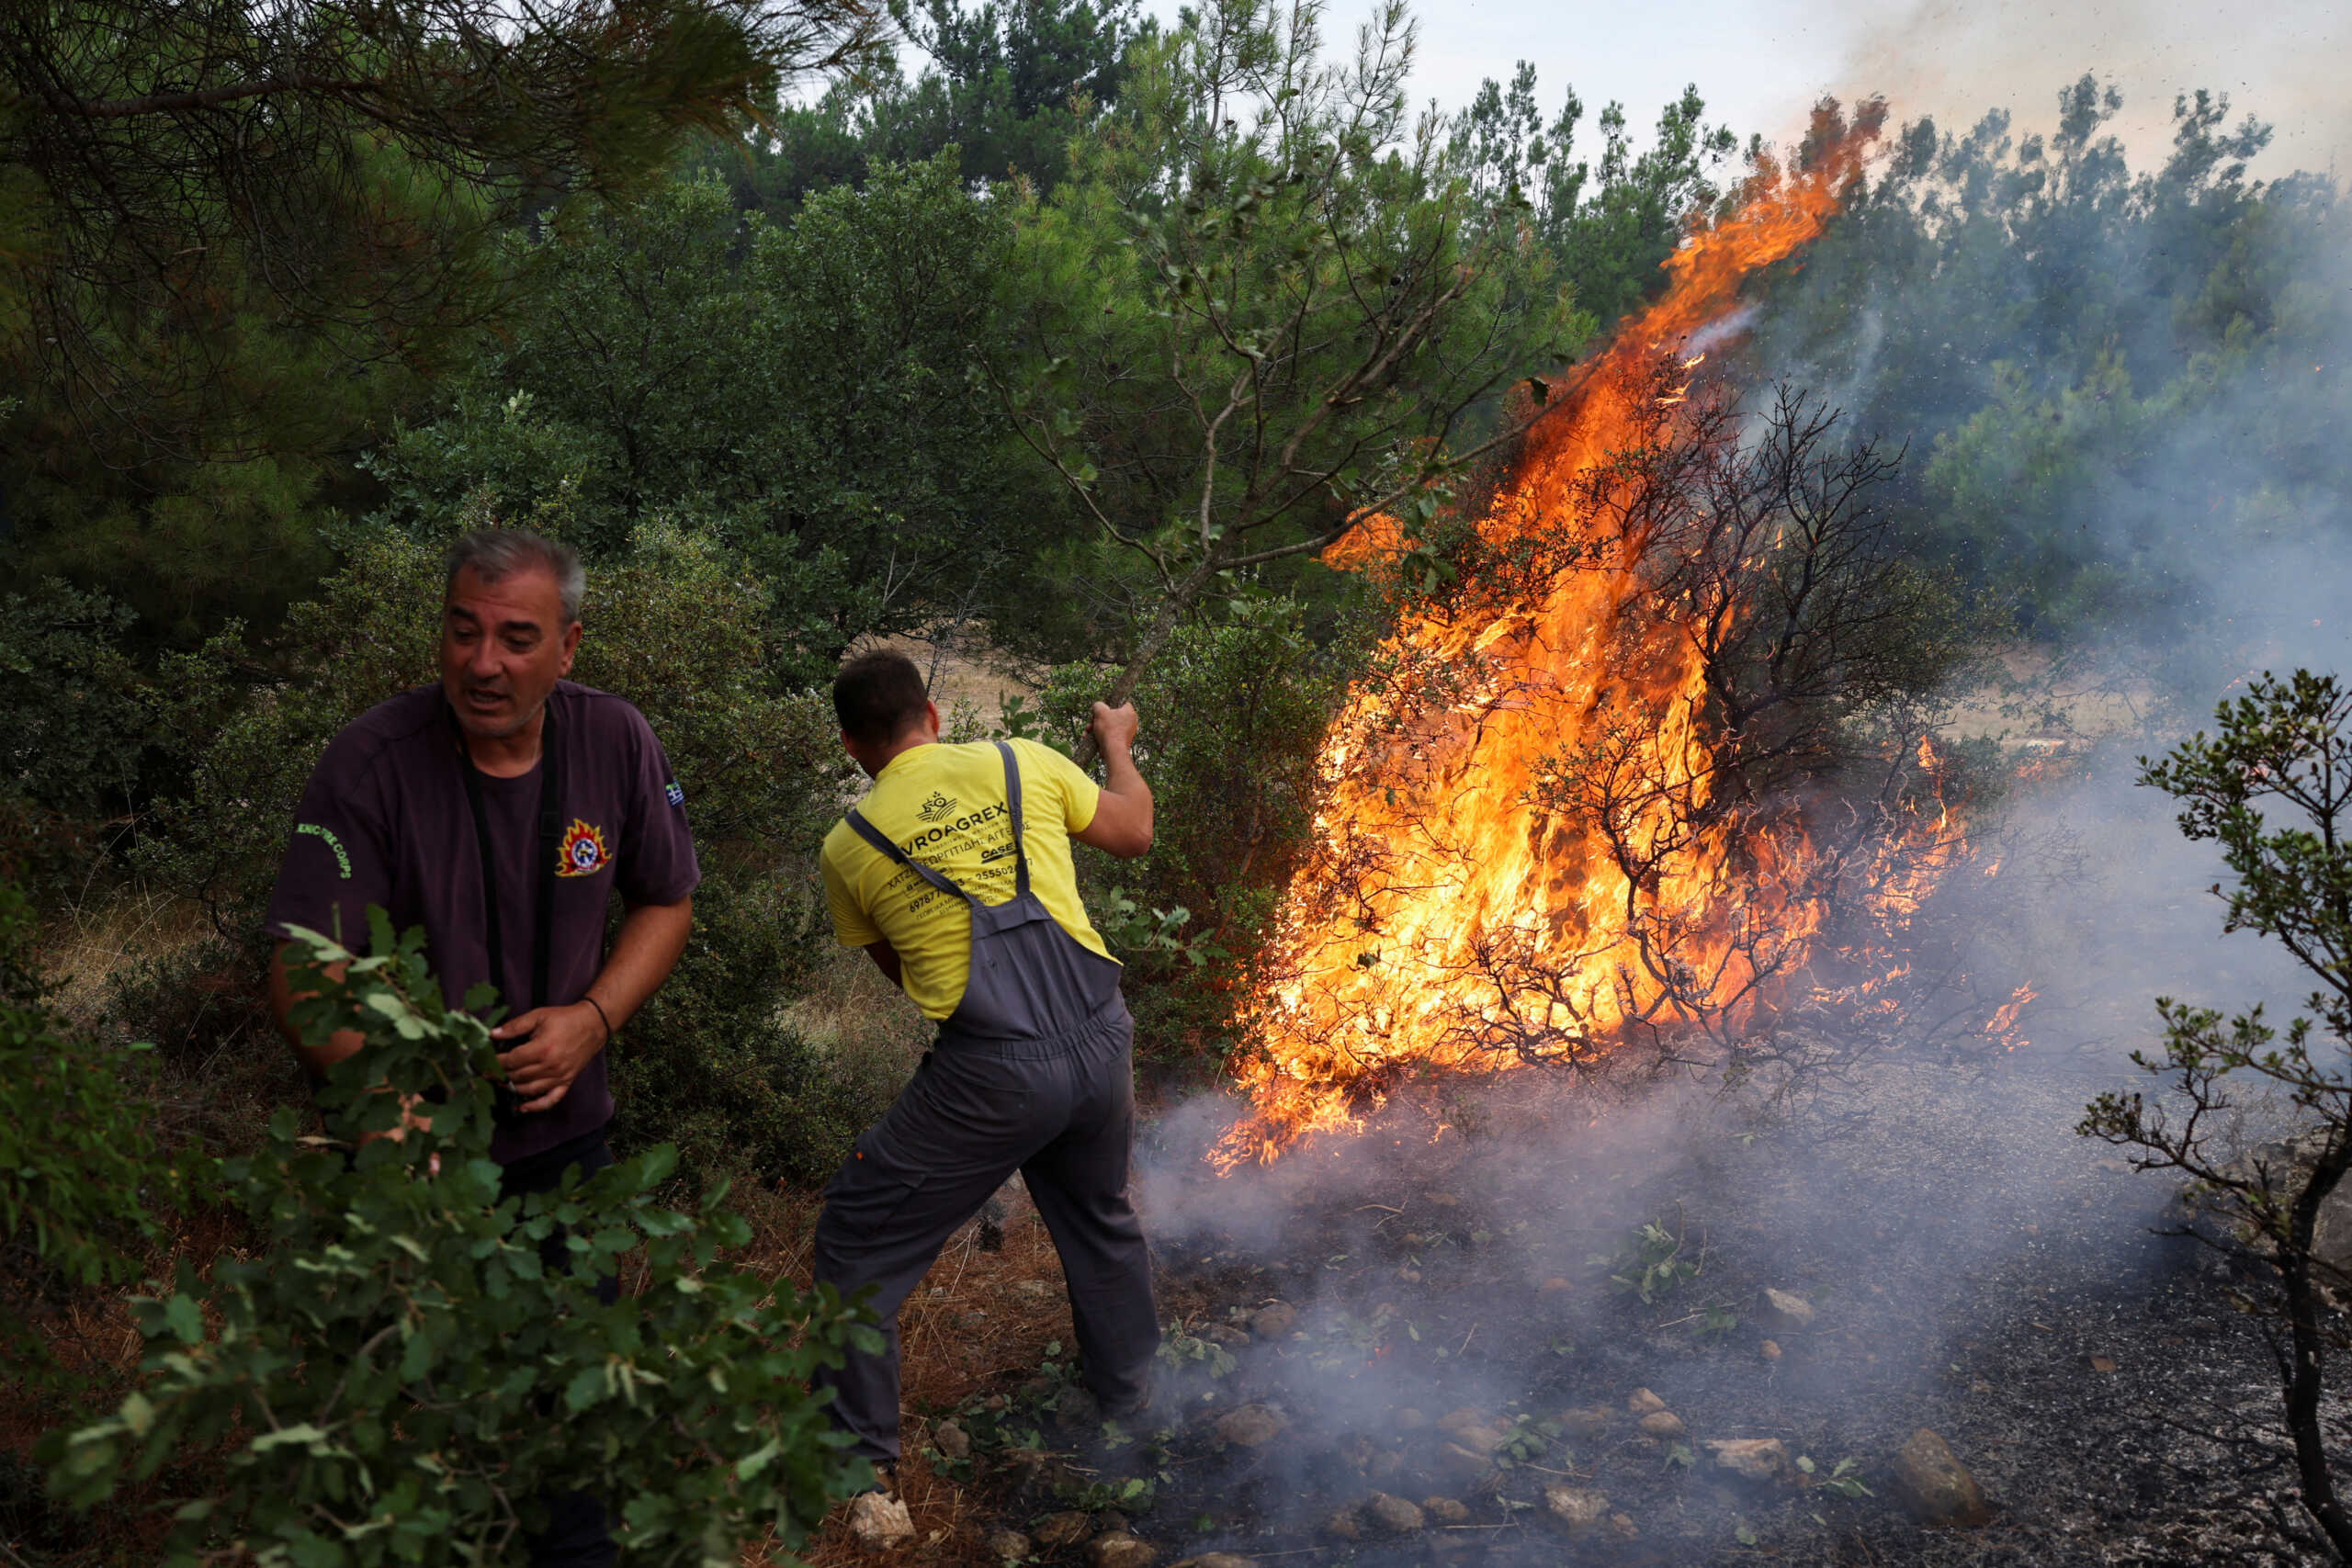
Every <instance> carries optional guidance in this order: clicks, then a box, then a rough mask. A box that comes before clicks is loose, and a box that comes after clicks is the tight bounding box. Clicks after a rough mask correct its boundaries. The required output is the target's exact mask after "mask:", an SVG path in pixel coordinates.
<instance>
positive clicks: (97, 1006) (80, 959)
mask: <svg viewBox="0 0 2352 1568" xmlns="http://www.w3.org/2000/svg"><path fill="white" fill-rule="evenodd" d="M211 934H212V928H211V926H210V924H209V922H208V921H207V920H206V919H205V915H204V910H203V907H202V906H201V905H199V904H198V903H197V902H196V901H195V900H194V899H192V898H179V897H171V896H170V895H167V894H164V893H158V892H153V891H148V890H144V889H141V888H137V887H124V888H114V889H108V890H107V891H105V892H103V893H93V894H92V895H91V896H90V897H85V898H82V899H78V900H76V901H75V902H74V904H73V905H72V906H70V907H69V908H66V909H65V910H64V911H63V912H62V917H61V918H59V919H56V921H55V923H54V924H53V925H52V927H51V930H50V931H49V932H48V940H47V942H44V943H43V951H42V953H41V955H40V957H41V964H42V967H43V968H44V969H46V970H47V971H48V973H49V974H51V976H55V977H56V978H57V979H58V980H59V981H60V982H61V987H60V989H59V991H58V993H57V998H56V1005H57V1007H58V1009H59V1010H60V1011H62V1012H63V1013H64V1014H65V1015H66V1016H67V1017H69V1018H72V1019H74V1021H77V1022H87V1021H91V1020H93V1019H95V1018H96V1017H97V1016H98V1014H99V1013H100V1012H101V1011H103V1010H104V1008H105V1004H106V994H107V979H108V977H110V976H113V975H114V974H115V973H116V972H117V971H119V970H123V969H127V968H129V967H130V965H132V964H137V963H141V962H142V961H144V960H148V959H156V958H168V957H170V956H172V955H173V954H175V953H180V952H183V951H185V950H186V949H187V948H188V947H191V946H193V945H194V944H196V943H197V942H201V941H203V940H204V939H205V938H206V937H208V936H209V935H211Z"/></svg>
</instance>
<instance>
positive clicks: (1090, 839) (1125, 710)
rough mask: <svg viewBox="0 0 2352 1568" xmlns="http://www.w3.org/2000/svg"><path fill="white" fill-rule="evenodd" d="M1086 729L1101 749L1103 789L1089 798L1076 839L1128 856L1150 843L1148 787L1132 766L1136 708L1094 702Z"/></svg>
mask: <svg viewBox="0 0 2352 1568" xmlns="http://www.w3.org/2000/svg"><path fill="white" fill-rule="evenodd" d="M1087 728H1090V729H1091V730H1092V731H1093V733H1094V743H1095V744H1096V745H1097V746H1099V747H1101V748H1102V750H1103V793H1102V795H1101V796H1100V797H1098V798H1097V799H1096V801H1095V803H1094V820H1093V821H1091V822H1089V823H1088V824H1087V825H1086V827H1085V828H1084V829H1082V830H1081V831H1080V833H1079V834H1078V835H1077V838H1078V841H1079V842H1080V843H1081V844H1091V845H1093V846H1094V847H1095V848H1096V849H1098V850H1101V851H1103V852H1104V853H1105V854H1114V855H1116V856H1118V857H1119V858H1120V859H1121V860H1133V859H1135V858H1136V856H1137V855H1140V854H1143V853H1144V852H1147V851H1148V850H1149V849H1150V848H1151V786H1150V785H1149V784H1146V783H1144V782H1143V774H1142V773H1138V772H1136V759H1135V742H1136V729H1137V728H1139V723H1138V721H1137V719H1136V710H1135V709H1134V707H1133V706H1131V705H1127V704H1125V703H1122V704H1120V705H1118V706H1117V707H1112V706H1110V705H1108V704H1105V703H1096V704H1095V705H1094V722H1093V723H1092V724H1091V725H1089V726H1088V727H1087Z"/></svg>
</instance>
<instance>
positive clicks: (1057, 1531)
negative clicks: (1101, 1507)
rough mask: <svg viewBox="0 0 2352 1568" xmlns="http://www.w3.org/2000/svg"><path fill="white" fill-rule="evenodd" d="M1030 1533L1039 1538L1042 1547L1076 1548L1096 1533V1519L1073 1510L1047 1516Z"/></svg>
mask: <svg viewBox="0 0 2352 1568" xmlns="http://www.w3.org/2000/svg"><path fill="white" fill-rule="evenodd" d="M1030 1533H1031V1534H1032V1535H1034V1536H1035V1537H1036V1538H1037V1544H1038V1545H1040V1546H1051V1547H1063V1546H1076V1545H1077V1544H1078V1543H1079V1542H1080V1541H1081V1540H1085V1539H1086V1538H1087V1537H1088V1536H1090V1535H1092V1534H1093V1533H1094V1519H1093V1517H1092V1516H1091V1515H1089V1514H1081V1513H1080V1512H1078V1511H1077V1510H1076V1509H1074V1508H1073V1509H1069V1510H1067V1511H1065V1512H1062V1513H1058V1514H1047V1515H1046V1517H1044V1518H1042V1519H1039V1520H1038V1521H1037V1522H1036V1523H1035V1525H1034V1526H1032V1527H1030Z"/></svg>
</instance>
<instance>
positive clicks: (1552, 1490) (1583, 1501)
mask: <svg viewBox="0 0 2352 1568" xmlns="http://www.w3.org/2000/svg"><path fill="white" fill-rule="evenodd" d="M1544 1508H1545V1510H1546V1511H1547V1512H1549V1513H1550V1514H1551V1516H1552V1517H1554V1518H1555V1519H1557V1520H1559V1521H1560V1522H1561V1523H1562V1524H1564V1525H1566V1526H1567V1527H1568V1529H1572V1530H1589V1529H1592V1527H1593V1526H1595V1525H1597V1524H1599V1523H1600V1521H1601V1520H1603V1519H1605V1518H1607V1517H1609V1494H1608V1493H1606V1492H1596V1491H1594V1490H1593V1489H1592V1488H1591V1487H1589V1486H1562V1485H1558V1484H1556V1483H1555V1484H1554V1485H1551V1486H1546V1487H1545V1488H1544Z"/></svg>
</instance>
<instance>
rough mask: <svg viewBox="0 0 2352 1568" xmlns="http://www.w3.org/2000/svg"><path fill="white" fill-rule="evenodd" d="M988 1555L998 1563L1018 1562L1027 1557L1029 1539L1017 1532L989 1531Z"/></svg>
mask: <svg viewBox="0 0 2352 1568" xmlns="http://www.w3.org/2000/svg"><path fill="white" fill-rule="evenodd" d="M988 1549H989V1556H990V1557H993V1558H995V1559H996V1560H997V1561H998V1562H1020V1561H1021V1560H1022V1559H1023V1558H1024V1557H1026V1556H1028V1555H1029V1552H1030V1550H1031V1548H1030V1542H1029V1538H1028V1537H1027V1536H1025V1535H1023V1534H1022V1533H1021V1532H1020V1531H1019V1530H990V1531H989V1539H988Z"/></svg>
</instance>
